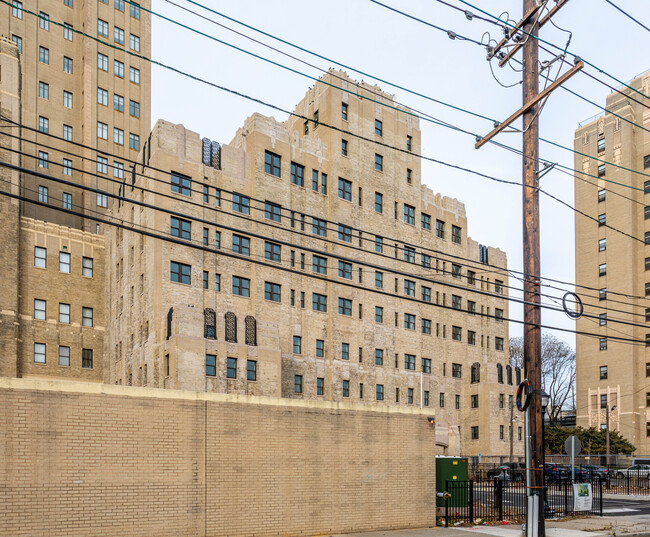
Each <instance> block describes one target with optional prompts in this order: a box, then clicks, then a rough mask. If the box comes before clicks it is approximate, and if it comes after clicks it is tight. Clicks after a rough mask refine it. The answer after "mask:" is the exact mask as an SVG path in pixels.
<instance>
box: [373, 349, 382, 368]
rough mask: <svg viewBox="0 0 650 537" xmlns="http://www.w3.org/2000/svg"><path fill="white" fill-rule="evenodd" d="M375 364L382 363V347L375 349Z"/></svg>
mask: <svg viewBox="0 0 650 537" xmlns="http://www.w3.org/2000/svg"><path fill="white" fill-rule="evenodd" d="M375 365H384V349H375Z"/></svg>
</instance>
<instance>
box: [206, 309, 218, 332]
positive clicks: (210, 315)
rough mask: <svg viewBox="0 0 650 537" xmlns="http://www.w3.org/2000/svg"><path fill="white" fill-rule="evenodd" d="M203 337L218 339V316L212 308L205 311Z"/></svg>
mask: <svg viewBox="0 0 650 537" xmlns="http://www.w3.org/2000/svg"><path fill="white" fill-rule="evenodd" d="M203 337H204V338H207V339H217V314H216V313H215V311H214V310H213V309H212V308H205V309H204V310H203Z"/></svg>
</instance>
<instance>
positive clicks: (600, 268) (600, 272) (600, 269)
mask: <svg viewBox="0 0 650 537" xmlns="http://www.w3.org/2000/svg"><path fill="white" fill-rule="evenodd" d="M606 274H607V263H601V264H600V265H598V276H605V275H606Z"/></svg>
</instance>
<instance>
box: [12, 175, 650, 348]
mask: <svg viewBox="0 0 650 537" xmlns="http://www.w3.org/2000/svg"><path fill="white" fill-rule="evenodd" d="M24 172H25V173H30V174H33V173H34V172H32V171H30V170H27V169H24ZM52 179H53V180H56V178H53V177H52ZM2 181H3V182H7V181H6V180H2ZM81 188H84V189H86V190H91V191H92V190H96V189H92V188H91V187H81ZM0 195H4V196H7V197H11V198H13V199H17V200H20V201H23V202H27V203H31V204H34V205H39V206H41V207H47V208H50V209H54V210H56V211H59V212H64V213H67V214H71V215H73V216H78V217H80V218H88V219H90V220H93V221H95V222H98V223H102V224H105V225H109V226H113V227H117V228H120V229H125V230H127V231H133V232H136V233H140V234H142V235H145V236H149V237H152V238H154V239H160V240H164V241H167V242H171V243H175V244H178V245H183V246H185V247H188V248H192V249H198V250H202V251H204V252H210V253H214V254H219V255H223V256H226V257H231V258H235V259H240V260H242V261H245V262H249V263H252V264H256V265H261V266H265V267H267V268H272V269H275V270H280V271H284V272H290V273H297V274H300V275H303V276H306V277H308V278H312V279H316V280H320V281H327V282H329V283H333V284H337V285H342V286H344V287H350V288H353V289H356V290H359V291H368V292H371V293H375V294H379V295H383V296H390V297H395V296H396V295H394V294H393V293H389V292H387V291H383V290H379V289H376V288H372V287H363V286H360V285H356V284H353V283H348V282H343V281H339V280H333V279H331V278H327V277H323V276H318V275H316V274H312V273H309V272H301V271H298V270H293V268H288V267H283V266H281V265H276V264H272V263H265V262H263V261H257V260H252V259H250V258H248V257H246V256H242V255H238V254H234V253H230V252H226V251H222V250H218V249H216V248H211V247H209V246H206V245H198V244H192V243H188V242H187V241H185V240H183V239H178V238H175V237H172V236H167V235H162V234H161V232H158V233H153V232H150V231H146V230H142V229H137V228H135V227H133V225H135V224H134V223H132V222H129V221H127V220H122V219H121V221H122V222H128V223H129V224H131V226H128V225H126V224H123V223H117V222H110V221H108V220H105V219H102V218H99V217H96V216H92V215H86V214H84V213H80V212H77V211H73V210H72V209H64V208H59V207H52V206H50V205H48V204H47V203H44V202H41V201H37V200H33V199H29V198H27V197H25V196H22V195H20V194H14V193H12V192H6V191H2V190H0ZM111 196H112V197H117V196H114V195H111ZM117 198H118V199H122V200H123V201H128V202H130V203H136V204H137V203H138V202H137V201H136V200H132V199H129V198H123V197H122V198H119V197H117ZM151 208H152V209H155V210H161V208H160V207H151ZM398 298H399V299H400V300H406V301H408V302H414V303H419V304H422V305H430V306H434V307H437V308H441V309H447V310H453V311H458V310H457V309H455V308H453V307H451V306H446V305H442V304H435V303H433V302H426V301H424V300H420V299H417V298H415V297H410V296H403V295H399V296H398ZM473 315H476V316H478V317H486V318H491V319H499V320H501V319H502V320H504V321H506V320H507V321H511V322H514V323H518V324H524V325H525V324H529V323H526V322H525V321H520V320H518V319H510V318H498V317H496V316H495V315H489V314H486V313H478V312H475V313H473ZM541 328H544V329H547V330H557V331H560V332H569V333H573V334H578V335H583V336H588V337H597V338H601V337H602V336H601V335H599V334H593V333H589V332H583V331H577V330H571V329H568V328H560V327H555V326H548V325H541ZM610 339H614V340H617V341H620V342H624V343H634V344H638V343H644V342H642V341H641V340H636V339H632V338H621V337H618V336H615V337H612V338H610Z"/></svg>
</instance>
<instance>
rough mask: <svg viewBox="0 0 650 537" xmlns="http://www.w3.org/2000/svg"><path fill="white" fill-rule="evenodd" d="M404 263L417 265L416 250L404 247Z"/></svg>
mask: <svg viewBox="0 0 650 537" xmlns="http://www.w3.org/2000/svg"><path fill="white" fill-rule="evenodd" d="M404 261H407V262H408V263H415V248H413V247H411V246H404Z"/></svg>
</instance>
